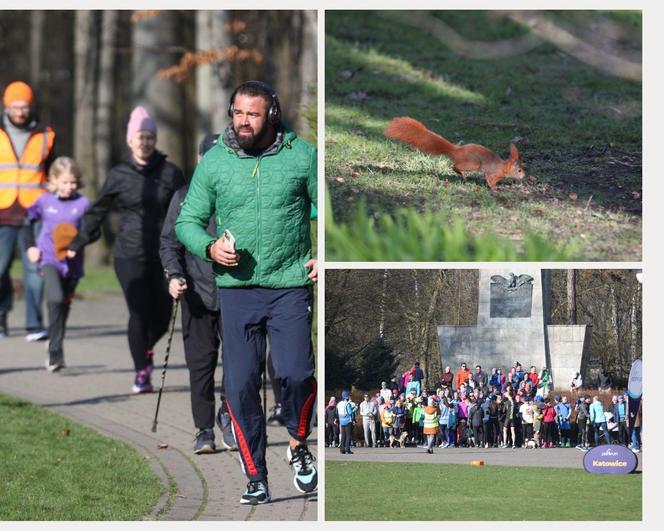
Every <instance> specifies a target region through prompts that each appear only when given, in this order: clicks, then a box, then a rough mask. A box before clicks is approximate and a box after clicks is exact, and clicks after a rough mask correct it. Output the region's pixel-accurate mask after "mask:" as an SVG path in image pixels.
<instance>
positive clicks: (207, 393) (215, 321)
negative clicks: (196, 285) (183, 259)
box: [180, 293, 223, 430]
mask: <svg viewBox="0 0 664 531" xmlns="http://www.w3.org/2000/svg"><path fill="white" fill-rule="evenodd" d="M187 295H188V294H187V293H185V295H184V297H182V299H181V302H180V305H181V306H182V339H183V342H184V359H185V361H186V362H187V369H189V385H190V388H191V391H190V394H191V412H192V415H193V417H194V424H195V425H196V428H198V429H199V430H202V429H206V428H213V427H214V414H215V401H214V371H215V369H216V368H217V363H218V361H219V346H220V345H221V316H220V314H219V310H214V311H213V310H208V309H207V308H205V307H203V306H201V305H199V304H196V303H195V302H193V299H194V297H191V298H189V297H187ZM222 396H223V389H222Z"/></svg>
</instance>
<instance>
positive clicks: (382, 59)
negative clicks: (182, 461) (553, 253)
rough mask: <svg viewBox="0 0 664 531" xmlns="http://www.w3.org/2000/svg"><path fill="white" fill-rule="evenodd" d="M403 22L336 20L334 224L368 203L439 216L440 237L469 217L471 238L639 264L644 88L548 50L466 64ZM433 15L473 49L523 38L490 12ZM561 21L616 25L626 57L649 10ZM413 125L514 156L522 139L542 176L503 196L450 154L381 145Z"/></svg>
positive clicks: (330, 160) (329, 76) (367, 15)
mask: <svg viewBox="0 0 664 531" xmlns="http://www.w3.org/2000/svg"><path fill="white" fill-rule="evenodd" d="M405 16H407V12H404V13H401V12H400V15H399V17H395V18H388V17H386V16H383V13H380V12H368V11H351V12H344V11H331V12H328V14H327V15H326V63H325V66H326V138H325V142H326V181H327V183H328V187H329V191H330V195H331V199H332V205H333V213H334V218H335V221H336V222H337V223H342V224H346V223H349V222H350V221H351V220H353V218H354V214H355V212H356V211H357V205H358V204H359V203H360V199H362V198H364V199H365V200H366V204H367V207H368V215H369V216H372V217H377V216H381V215H383V214H386V215H389V216H392V217H395V213H396V212H397V211H398V210H399V209H403V208H405V209H409V210H410V211H412V212H413V213H414V214H424V213H428V212H431V213H435V214H439V215H440V221H439V223H440V226H438V228H442V227H443V226H445V225H453V223H454V220H459V221H460V222H461V223H462V224H463V226H464V227H465V228H466V229H467V230H468V232H469V233H470V234H471V235H474V236H480V235H482V234H484V233H487V232H489V233H492V234H496V235H498V236H500V237H503V238H506V239H509V240H510V241H512V242H513V243H514V245H515V246H516V248H517V250H518V251H523V249H524V247H525V242H526V241H527V239H528V238H529V236H530V235H537V236H539V237H541V238H543V239H545V240H547V241H548V242H549V243H550V244H551V245H552V246H554V247H555V248H557V249H561V250H562V249H565V248H567V247H569V246H572V247H573V248H574V249H576V251H575V255H574V258H577V259H583V260H611V261H614V260H640V258H641V125H642V118H641V83H639V82H634V81H626V80H622V79H619V78H616V77H612V76H609V75H607V74H604V73H602V72H600V71H598V70H595V69H593V68H591V67H589V66H586V65H584V64H582V63H580V62H578V61H577V60H575V59H573V58H571V57H570V56H568V55H565V54H563V53H561V52H560V51H558V50H557V49H555V48H554V47H553V46H551V45H548V44H543V45H540V46H538V47H536V48H534V49H533V50H531V51H530V52H528V53H526V54H523V55H516V56H513V57H510V58H507V59H500V60H480V59H469V58H463V57H460V56H457V55H455V54H454V53H453V52H452V51H451V50H450V49H448V48H447V47H446V46H445V45H443V44H442V43H440V42H439V41H438V40H436V39H434V38H432V37H431V36H430V35H429V34H428V33H427V32H426V31H423V30H419V31H418V30H415V29H413V28H412V27H411V26H409V25H407V24H405V23H403V21H402V20H399V18H403V17H405ZM435 16H436V17H438V18H440V19H442V20H444V21H445V22H446V23H447V24H448V25H450V26H451V27H453V28H454V29H455V30H456V31H457V32H458V33H460V34H461V35H462V36H463V37H465V38H466V39H469V40H485V41H486V40H492V39H508V38H513V37H518V36H519V35H522V34H523V33H524V30H523V28H522V27H521V26H519V25H517V24H515V23H513V22H510V21H508V20H505V19H504V18H499V17H497V16H495V15H494V14H492V13H486V12H477V11H473V12H464V11H454V12H437V13H436V14H435ZM552 16H553V17H554V19H555V20H556V21H558V22H560V23H562V24H565V25H566V26H569V27H571V26H572V25H574V24H576V25H577V27H582V26H581V25H582V24H584V23H587V22H588V21H590V20H595V19H598V18H599V17H604V18H605V19H606V20H609V21H610V23H611V24H616V25H617V26H616V27H617V31H620V32H623V33H622V37H621V40H620V41H619V42H620V45H619V46H622V47H623V48H624V49H620V48H619V49H618V50H617V51H618V53H622V52H625V53H628V52H633V51H634V50H635V49H637V50H638V49H640V32H639V31H638V29H639V28H640V24H641V21H640V20H641V19H640V15H639V14H638V13H634V12H630V13H623V14H620V13H599V12H598V13H589V12H578V13H577V12H574V13H570V12H565V13H554V14H552ZM606 20H604V21H603V23H605V24H608V23H607V22H606ZM585 36H588V33H587V32H585ZM588 38H590V37H588ZM592 38H594V39H596V38H597V37H596V36H595V37H592ZM600 44H601V43H600ZM404 115H407V116H412V117H413V118H416V119H418V120H420V121H422V122H423V123H424V124H425V125H426V126H427V127H429V128H430V129H432V130H434V131H436V132H438V133H440V134H442V135H443V136H445V137H447V138H448V139H449V140H451V141H453V142H456V143H479V144H483V145H485V146H487V147H489V148H490V149H492V150H493V151H495V152H496V153H498V154H500V155H502V156H503V157H506V156H507V153H508V146H509V143H510V142H511V141H513V140H515V141H516V142H517V145H518V146H519V148H520V151H521V155H522V159H523V160H524V162H525V163H526V166H527V171H528V175H533V176H535V177H536V180H535V181H534V182H531V181H528V182H526V181H523V182H518V181H508V180H506V181H503V182H501V183H500V184H499V191H498V192H491V191H490V190H489V189H488V187H487V186H486V184H485V182H484V179H483V178H482V176H481V175H479V174H477V175H475V176H473V177H472V178H469V179H468V181H467V182H466V183H464V182H463V180H462V179H460V178H459V177H457V176H456V174H455V173H454V172H453V170H452V167H451V163H450V161H449V160H448V159H447V158H445V157H431V156H428V155H424V154H421V153H419V152H416V151H415V150H413V149H411V148H409V147H406V146H403V145H400V144H397V143H396V142H393V141H391V140H388V139H387V138H385V137H384V136H383V130H384V128H385V126H386V124H387V122H388V121H389V120H390V119H391V118H393V117H395V116H404ZM432 228H434V229H435V228H436V227H432ZM326 230H327V228H326ZM380 234H381V233H379V235H380ZM382 236H383V238H384V239H389V238H388V237H387V236H386V235H385V234H382ZM363 243H364V242H363V241H361V242H360V245H362V244H363ZM326 252H327V249H326ZM373 259H374V260H379V259H380V258H373ZM440 259H443V258H440Z"/></svg>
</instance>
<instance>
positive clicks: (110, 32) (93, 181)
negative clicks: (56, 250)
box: [85, 10, 118, 266]
mask: <svg viewBox="0 0 664 531" xmlns="http://www.w3.org/2000/svg"><path fill="white" fill-rule="evenodd" d="M117 29H118V12H117V11H115V10H104V11H102V13H101V28H100V44H99V74H98V83H97V105H96V109H97V112H96V118H95V124H94V137H95V141H94V154H95V171H94V172H93V173H91V174H90V177H89V178H88V179H87V182H86V184H87V185H88V195H89V196H91V197H96V196H97V195H98V193H99V190H100V189H101V187H102V185H103V183H104V181H105V180H106V174H107V173H108V170H109V169H110V167H111V153H112V150H113V95H114V90H113V87H114V85H115V83H114V71H115V52H116V50H115V45H116V35H117ZM86 252H87V254H86V256H85V259H86V261H87V262H88V263H89V264H91V265H96V266H99V265H102V264H108V263H109V260H110V254H111V253H110V248H109V245H108V242H107V240H106V239H105V238H103V239H101V240H100V245H93V246H91V247H90V249H89V250H88V251H86Z"/></svg>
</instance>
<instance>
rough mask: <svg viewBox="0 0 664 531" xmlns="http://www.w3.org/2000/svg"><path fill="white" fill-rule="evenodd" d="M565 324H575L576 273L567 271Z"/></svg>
mask: <svg viewBox="0 0 664 531" xmlns="http://www.w3.org/2000/svg"><path fill="white" fill-rule="evenodd" d="M567 324H571V325H573V324H576V271H575V270H574V269H568V270H567Z"/></svg>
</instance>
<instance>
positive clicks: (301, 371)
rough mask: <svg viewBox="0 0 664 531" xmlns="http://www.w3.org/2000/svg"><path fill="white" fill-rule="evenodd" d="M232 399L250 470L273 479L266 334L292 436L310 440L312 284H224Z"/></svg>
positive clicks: (223, 320)
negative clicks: (265, 394) (264, 398)
mask: <svg viewBox="0 0 664 531" xmlns="http://www.w3.org/2000/svg"><path fill="white" fill-rule="evenodd" d="M219 302H220V306H221V323H222V337H223V338H224V339H223V343H222V356H223V367H224V389H225V393H226V401H227V402H226V403H227V405H228V410H229V413H230V415H231V419H232V423H233V431H234V432H235V439H236V440H237V443H238V446H239V450H240V456H241V458H242V464H243V467H244V471H245V474H246V475H247V477H248V478H249V479H250V480H251V481H258V480H262V479H266V478H267V466H266V464H265V415H264V412H263V407H262V404H261V397H260V390H261V372H262V370H263V356H264V353H265V345H266V337H267V338H269V342H270V356H272V360H273V364H274V370H275V373H276V376H277V378H278V379H279V380H280V381H281V413H282V415H283V418H284V422H285V424H286V428H287V429H288V433H289V435H290V436H291V437H293V438H295V439H297V440H299V441H305V440H306V438H307V437H308V436H309V433H310V428H309V424H310V421H311V415H312V413H313V408H314V402H315V400H316V379H315V378H314V376H313V375H314V352H313V346H312V343H311V320H312V315H313V291H312V289H311V288H308V287H302V288H287V289H269V288H221V289H220V290H219Z"/></svg>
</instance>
